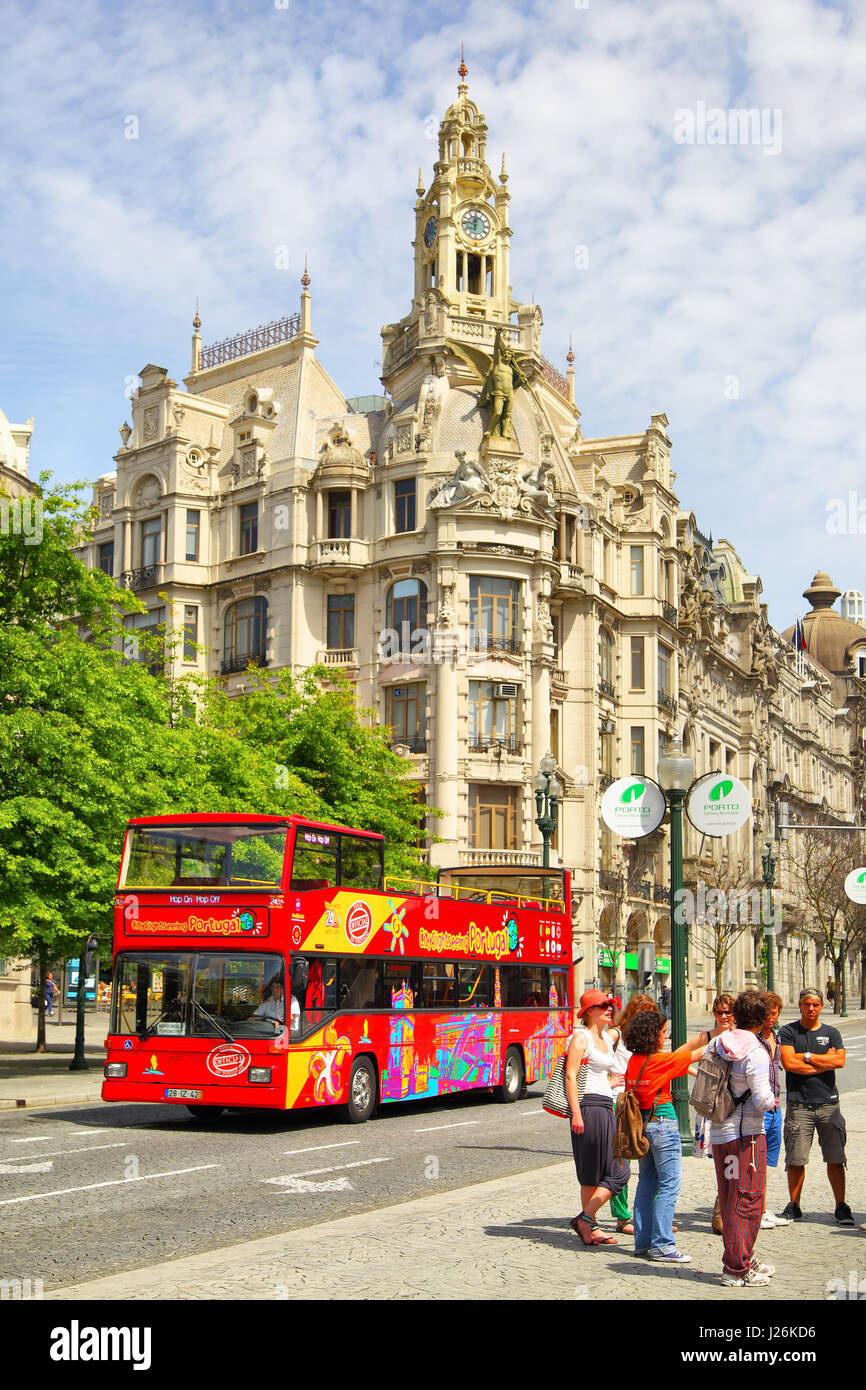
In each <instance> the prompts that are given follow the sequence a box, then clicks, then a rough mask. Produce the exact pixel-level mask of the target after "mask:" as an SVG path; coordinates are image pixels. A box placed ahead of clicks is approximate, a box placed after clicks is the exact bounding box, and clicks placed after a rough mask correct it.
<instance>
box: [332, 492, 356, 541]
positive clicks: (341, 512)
mask: <svg viewBox="0 0 866 1390" xmlns="http://www.w3.org/2000/svg"><path fill="white" fill-rule="evenodd" d="M351 524H352V494H351V492H348V491H344V492H329V493H328V539H329V540H348V538H349V535H350V530H351Z"/></svg>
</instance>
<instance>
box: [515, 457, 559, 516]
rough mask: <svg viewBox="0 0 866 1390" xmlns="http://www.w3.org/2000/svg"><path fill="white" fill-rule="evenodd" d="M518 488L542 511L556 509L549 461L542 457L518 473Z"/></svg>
mask: <svg viewBox="0 0 866 1390" xmlns="http://www.w3.org/2000/svg"><path fill="white" fill-rule="evenodd" d="M520 488H521V491H522V492H523V493H524V495H525V496H526V497H528V498H529V499H530V500H531V501H533V502H535V504H536V506H538V507H540V508H541V509H542V510H543V511H547V512H552V511H555V510H556V497H555V496H554V493H553V488H552V485H551V466H550V461H549V460H547V459H542V460H541V462H540V463H538V464H534V465H533V466H532V467H531V468H524V469H523V471H522V472H521V475H520Z"/></svg>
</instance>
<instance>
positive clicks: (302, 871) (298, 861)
mask: <svg viewBox="0 0 866 1390" xmlns="http://www.w3.org/2000/svg"><path fill="white" fill-rule="evenodd" d="M336 882H337V855H336V852H335V850H333V851H329V850H324V849H308V848H307V847H306V846H304V845H300V844H296V845H295V853H294V857H293V859H292V890H291V891H292V892H293V893H303V892H306V891H308V890H309V889H311V888H329V887H330V885H331V884H332V883H336Z"/></svg>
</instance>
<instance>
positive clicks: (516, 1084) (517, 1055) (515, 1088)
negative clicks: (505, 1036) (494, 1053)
mask: <svg viewBox="0 0 866 1390" xmlns="http://www.w3.org/2000/svg"><path fill="white" fill-rule="evenodd" d="M523 1084H524V1071H523V1057H522V1055H521V1052H520V1048H519V1047H509V1049H508V1051H507V1053H506V1054H505V1076H504V1077H503V1080H502V1085H501V1086H500V1087H499V1098H500V1100H504V1101H505V1103H506V1104H507V1105H510V1104H511V1103H512V1102H513V1101H515V1100H519V1099H520V1096H521V1093H522V1091H523Z"/></svg>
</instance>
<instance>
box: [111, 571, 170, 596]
mask: <svg viewBox="0 0 866 1390" xmlns="http://www.w3.org/2000/svg"><path fill="white" fill-rule="evenodd" d="M161 583H162V565H145V566H144V568H143V569H140V570H126V571H125V572H124V573H123V574H122V575H121V576H120V587H121V588H122V589H132V590H133V591H134V592H136V593H137V592H138V590H139V589H155V588H158V587H159V585H160V584H161Z"/></svg>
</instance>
